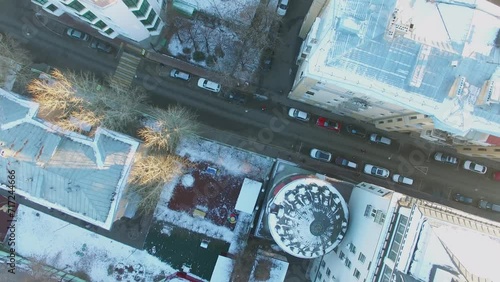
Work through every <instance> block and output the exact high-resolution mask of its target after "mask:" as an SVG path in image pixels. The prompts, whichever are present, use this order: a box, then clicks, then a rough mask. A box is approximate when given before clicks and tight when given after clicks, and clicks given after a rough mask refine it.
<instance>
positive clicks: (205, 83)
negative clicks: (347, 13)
mask: <svg viewBox="0 0 500 282" xmlns="http://www.w3.org/2000/svg"><path fill="white" fill-rule="evenodd" d="M165 73H168V76H170V77H172V78H177V79H180V80H184V81H190V80H191V74H190V73H187V72H183V71H180V70H178V69H172V70H170V71H169V72H164V71H163V70H162V69H160V72H159V75H160V76H166V75H165ZM197 85H198V87H200V88H203V89H205V90H208V91H211V92H215V93H217V92H220V89H221V85H220V84H218V83H216V82H213V81H210V80H208V79H206V78H203V77H200V78H199V79H198V83H197Z"/></svg>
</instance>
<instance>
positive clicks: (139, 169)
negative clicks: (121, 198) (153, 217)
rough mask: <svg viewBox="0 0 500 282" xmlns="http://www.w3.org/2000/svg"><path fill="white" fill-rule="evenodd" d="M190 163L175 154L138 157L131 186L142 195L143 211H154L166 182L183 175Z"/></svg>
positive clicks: (141, 206)
mask: <svg viewBox="0 0 500 282" xmlns="http://www.w3.org/2000/svg"><path fill="white" fill-rule="evenodd" d="M189 165H190V163H189V162H188V161H187V160H186V159H183V158H180V157H178V156H175V155H166V156H159V155H149V156H141V157H139V158H137V159H136V161H135V164H134V167H133V169H132V171H131V175H132V185H131V188H132V190H133V191H135V192H136V193H138V194H139V195H140V196H141V197H142V199H141V201H140V203H139V209H140V210H141V212H143V213H151V212H153V211H154V209H155V207H156V204H157V202H158V200H159V199H160V195H161V192H162V191H163V188H164V186H165V184H166V183H168V182H171V181H172V180H173V179H174V178H175V177H176V176H178V175H181V174H182V173H183V171H184V169H185V168H186V167H187V166H189Z"/></svg>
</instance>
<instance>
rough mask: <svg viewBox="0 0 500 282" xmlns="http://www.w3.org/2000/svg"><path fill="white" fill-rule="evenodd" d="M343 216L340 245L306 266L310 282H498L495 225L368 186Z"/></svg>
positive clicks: (499, 239)
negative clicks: (344, 227)
mask: <svg viewBox="0 0 500 282" xmlns="http://www.w3.org/2000/svg"><path fill="white" fill-rule="evenodd" d="M349 211H350V226H349V228H348V230H347V233H346V236H345V238H344V240H343V241H342V242H341V243H340V245H338V247H337V248H335V249H334V251H333V252H331V253H329V254H326V255H324V256H323V257H320V258H317V259H315V261H314V262H313V263H311V265H310V268H309V270H308V276H309V278H310V279H311V281H317V282H325V281H342V282H349V281H374V282H375V281H376V282H389V281H430V282H441V281H500V269H499V268H498V265H497V262H498V261H500V224H499V223H497V222H492V221H489V220H485V219H482V218H479V217H475V216H473V215H470V214H466V213H463V212H461V211H458V210H454V209H451V208H448V207H445V206H440V205H437V204H434V203H429V202H425V201H420V200H417V199H413V198H410V197H407V196H405V195H402V194H399V193H395V192H392V191H390V190H387V189H385V188H382V187H379V186H376V185H372V184H368V183H360V184H358V185H357V186H356V187H355V188H354V190H353V192H352V194H351V197H350V200H349Z"/></svg>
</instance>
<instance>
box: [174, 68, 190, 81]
mask: <svg viewBox="0 0 500 282" xmlns="http://www.w3.org/2000/svg"><path fill="white" fill-rule="evenodd" d="M170 77H173V78H178V79H182V80H186V81H189V80H190V79H191V75H190V74H189V73H186V72H182V71H180V70H176V69H173V70H172V71H170Z"/></svg>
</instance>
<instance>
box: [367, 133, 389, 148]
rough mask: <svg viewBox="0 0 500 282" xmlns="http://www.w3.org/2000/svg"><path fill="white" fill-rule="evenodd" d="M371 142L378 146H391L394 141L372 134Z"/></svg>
mask: <svg viewBox="0 0 500 282" xmlns="http://www.w3.org/2000/svg"><path fill="white" fill-rule="evenodd" d="M370 141H372V142H373V143H377V144H384V145H391V143H392V140H391V139H389V138H387V137H384V136H382V135H379V134H375V133H372V134H370Z"/></svg>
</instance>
